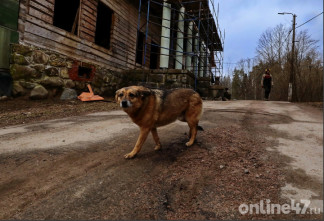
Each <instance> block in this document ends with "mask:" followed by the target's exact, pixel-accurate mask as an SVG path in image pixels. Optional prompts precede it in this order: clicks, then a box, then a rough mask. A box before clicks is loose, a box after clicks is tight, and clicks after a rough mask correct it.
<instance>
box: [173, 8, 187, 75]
mask: <svg viewBox="0 0 324 221" xmlns="http://www.w3.org/2000/svg"><path fill="white" fill-rule="evenodd" d="M184 12H185V8H184V7H181V8H180V11H179V17H178V30H177V47H176V63H175V69H182V63H183V33H184Z"/></svg>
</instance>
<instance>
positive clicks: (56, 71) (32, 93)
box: [10, 44, 195, 99]
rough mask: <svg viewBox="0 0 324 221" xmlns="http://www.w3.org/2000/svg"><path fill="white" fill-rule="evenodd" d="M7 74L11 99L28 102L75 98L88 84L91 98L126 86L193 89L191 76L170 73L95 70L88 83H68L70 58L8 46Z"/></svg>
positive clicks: (142, 70) (51, 52)
mask: <svg viewBox="0 0 324 221" xmlns="http://www.w3.org/2000/svg"><path fill="white" fill-rule="evenodd" d="M11 48H12V54H11V59H10V63H11V64H10V72H11V75H12V78H13V80H14V82H13V93H12V94H13V96H14V97H17V96H26V97H29V98H31V99H45V98H48V97H59V96H61V94H62V92H63V90H64V88H69V89H74V90H75V91H76V92H77V94H80V93H81V92H83V91H88V89H87V86H86V85H87V83H90V84H91V86H92V89H93V91H94V93H95V94H98V95H103V96H114V94H115V91H116V90H117V89H118V88H121V87H124V86H129V85H145V86H148V87H150V88H164V89H169V88H180V87H181V88H194V85H195V80H194V76H193V74H192V73H191V72H189V71H186V70H174V69H154V70H148V69H139V70H128V71H123V72H115V71H112V70H110V69H109V68H107V67H103V66H98V65H94V64H90V65H91V66H94V67H95V74H94V77H93V79H92V81H91V82H86V81H79V80H72V79H73V78H72V79H71V73H70V70H71V69H72V66H73V64H74V62H75V61H74V60H73V59H72V58H69V57H66V56H63V55H61V54H58V53H55V52H53V51H50V50H45V49H41V48H37V47H34V46H26V45H21V44H14V45H12V47H11Z"/></svg>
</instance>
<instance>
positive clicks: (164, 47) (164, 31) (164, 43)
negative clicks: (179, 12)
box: [160, 0, 171, 68]
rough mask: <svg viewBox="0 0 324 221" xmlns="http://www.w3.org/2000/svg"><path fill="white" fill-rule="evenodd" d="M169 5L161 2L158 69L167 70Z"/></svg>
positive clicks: (169, 22)
mask: <svg viewBox="0 0 324 221" xmlns="http://www.w3.org/2000/svg"><path fill="white" fill-rule="evenodd" d="M170 27H171V4H169V3H167V1H166V0H164V1H163V13H162V28H161V49H160V68H169V53H170Z"/></svg>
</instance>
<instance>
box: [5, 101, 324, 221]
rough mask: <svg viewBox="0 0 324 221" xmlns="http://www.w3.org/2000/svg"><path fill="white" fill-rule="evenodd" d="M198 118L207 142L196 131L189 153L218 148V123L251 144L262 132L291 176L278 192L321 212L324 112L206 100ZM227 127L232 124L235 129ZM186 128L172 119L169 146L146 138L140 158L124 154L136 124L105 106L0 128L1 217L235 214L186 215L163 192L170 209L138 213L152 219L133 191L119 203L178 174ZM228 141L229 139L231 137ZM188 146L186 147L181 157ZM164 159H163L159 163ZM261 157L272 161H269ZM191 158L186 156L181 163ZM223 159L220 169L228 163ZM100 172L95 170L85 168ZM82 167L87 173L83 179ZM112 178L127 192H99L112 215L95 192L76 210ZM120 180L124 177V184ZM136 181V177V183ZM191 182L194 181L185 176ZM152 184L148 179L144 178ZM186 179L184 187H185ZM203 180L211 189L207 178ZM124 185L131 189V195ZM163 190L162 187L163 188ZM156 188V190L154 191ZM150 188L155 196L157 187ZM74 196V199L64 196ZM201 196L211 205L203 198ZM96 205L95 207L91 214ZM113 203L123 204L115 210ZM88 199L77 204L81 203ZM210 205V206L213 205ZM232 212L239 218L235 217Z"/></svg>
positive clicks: (163, 131) (166, 131)
mask: <svg viewBox="0 0 324 221" xmlns="http://www.w3.org/2000/svg"><path fill="white" fill-rule="evenodd" d="M200 124H201V125H202V126H203V127H204V129H205V132H200V137H201V138H200V137H199V134H198V138H197V141H198V143H197V144H196V145H194V147H193V148H192V149H191V151H193V152H196V151H198V152H199V151H200V150H201V149H199V148H201V147H203V148H206V149H208V151H209V152H208V154H210V153H211V152H210V150H212V148H213V145H214V146H215V145H217V142H216V143H214V144H208V145H207V144H206V142H207V138H206V137H205V138H203V137H204V136H205V134H207V133H208V132H209V131H212V129H215V128H216V129H215V130H216V131H219V132H220V133H221V132H222V131H223V132H224V133H227V135H228V136H231V135H233V136H236V135H237V136H239V135H240V134H241V133H240V131H242V130H244V131H245V132H248V133H249V135H248V136H249V140H251V139H252V141H251V142H253V137H255V138H257V137H258V140H260V137H261V143H260V144H261V145H263V146H264V148H265V149H264V151H265V152H268V153H270V154H272V155H274V156H276V157H277V159H278V163H279V164H280V166H281V167H283V171H284V172H282V174H281V175H280V176H283V180H284V182H285V185H283V186H281V187H280V190H279V192H280V194H281V198H283V199H295V200H300V199H308V200H310V202H311V204H310V208H321V211H323V192H322V188H323V146H322V143H323V117H322V112H321V111H319V110H317V109H315V108H311V107H307V106H301V105H295V104H291V103H287V102H274V101H269V102H265V101H230V102H213V101H205V102H204V114H203V118H202V120H201V122H200ZM226 128H229V130H228V132H226ZM187 130H188V129H187V126H186V124H185V123H182V122H175V123H173V124H171V125H168V126H166V127H163V128H160V129H159V134H160V138H161V142H162V148H164V150H162V152H160V153H158V152H154V150H153V147H154V145H153V143H154V142H153V139H152V138H151V137H149V138H148V140H147V142H146V143H145V144H144V146H143V149H142V151H141V152H140V153H139V156H138V157H137V158H136V159H135V160H130V161H127V160H124V159H123V155H124V154H125V153H127V152H129V151H130V150H131V149H132V147H133V145H134V143H135V141H136V138H137V135H138V128H137V126H136V125H134V124H133V123H132V122H131V121H130V119H129V118H128V117H127V115H126V114H125V113H124V112H122V111H112V112H100V113H95V114H89V115H86V116H82V117H71V118H65V119H56V120H51V121H46V122H40V123H37V124H28V125H18V126H11V127H6V128H1V129H0V140H1V141H0V163H1V164H2V166H1V167H0V198H2V199H3V200H2V203H0V208H2V209H0V218H2V219H3V218H5V219H9V218H18V219H19V218H27V219H33V218H36V219H37V218H49V219H55V218H64V219H67V218H74V219H80V218H81V219H82V218H85V219H88V218H89V219H90V218H91V219H104V218H108V219H113V218H126V219H127V218H160V219H161V218H162V219H165V218H180V219H181V218H190V217H194V218H197V219H205V218H220V219H222V218H233V216H226V215H219V216H217V214H214V212H209V213H207V212H201V211H202V209H201V210H199V211H200V213H199V214H200V215H199V216H198V215H197V216H193V215H192V214H191V215H190V214H189V215H188V212H186V211H184V209H182V210H181V211H180V209H179V211H178V209H175V207H176V206H178V207H180V206H179V205H180V202H178V204H176V201H175V200H173V201H172V202H173V204H174V205H173V204H172V205H173V206H174V208H171V209H170V208H168V206H170V207H172V206H171V203H170V202H169V201H170V199H169V198H170V197H171V196H166V193H164V192H163V191H164V190H163V191H162V190H161V191H162V192H163V194H164V195H163V194H162V195H161V194H160V195H159V197H161V196H163V197H164V198H167V199H164V200H165V201H163V200H162V201H163V202H162V206H163V208H160V207H159V206H158V205H155V203H153V204H154V205H155V207H154V206H152V207H154V208H159V209H156V211H155V210H154V209H152V214H151V213H150V212H147V211H146V210H145V211H144V210H142V209H138V211H139V212H138V213H141V212H142V213H145V214H146V215H147V216H145V215H143V214H142V215H139V214H138V213H136V212H134V214H133V213H132V216H128V215H129V214H130V212H129V210H131V209H130V208H128V206H126V205H128V204H127V203H129V204H130V205H129V207H131V205H133V206H134V202H139V201H141V200H142V198H141V200H139V199H137V200H135V198H136V197H135V196H134V197H135V198H134V199H133V200H135V201H132V200H130V201H129V202H128V201H127V202H124V201H123V200H122V199H124V198H125V196H126V195H127V194H128V195H131V194H135V195H136V194H140V193H141V194H142V196H143V192H140V193H137V192H138V191H142V190H138V189H137V188H136V187H133V182H135V183H136V182H139V183H141V184H142V183H143V180H148V179H149V177H152V176H157V177H159V176H162V175H161V174H164V172H165V173H167V172H168V171H170V170H172V167H171V166H170V167H169V165H170V164H171V162H172V163H173V162H182V160H184V158H185V156H186V154H192V153H190V152H189V151H190V149H188V151H186V149H184V148H185V147H182V143H184V142H185V141H186V139H187V138H186V132H187ZM233 131H234V132H233ZM204 133H205V134H204ZM230 133H233V134H230ZM215 139H216V138H215ZM217 139H218V140H217ZM217 139H216V141H219V142H221V141H225V139H228V138H222V137H218V138H217ZM221 139H223V140H221ZM234 140H235V139H234ZM241 140H242V143H243V144H242V145H244V142H245V141H244V140H245V138H244V137H242V138H238V142H241ZM226 142H227V143H228V142H232V141H231V140H229V141H228V140H226ZM224 145H225V144H224ZM240 145H241V144H240ZM172 148H174V150H173V149H172ZM163 151H165V152H163ZM182 152H185V153H184V155H183V153H182ZM206 153H207V152H206ZM164 154H167V156H166V155H164ZM199 154H201V153H200V152H199ZM208 154H206V155H204V158H201V157H202V156H199V157H200V158H199V159H202V160H201V162H205V161H206V160H208ZM216 155H217V153H215V156H216ZM191 156H195V155H193V154H192V155H191ZM161 157H162V158H163V159H164V161H163V163H161V162H162V161H161ZM260 157H261V158H262V156H260ZM263 160H264V161H266V159H263ZM144 162H145V163H144ZM184 162H185V163H186V162H187V161H184ZM241 162H243V160H241ZM157 163H160V164H159V166H156V164H157ZM185 163H183V162H182V165H184V164H185ZM216 163H217V162H216ZM279 164H278V165H279ZM172 165H176V169H175V171H178V170H179V166H181V165H179V164H172ZM224 165H225V166H226V165H227V164H226V163H225V164H224ZM224 165H217V166H220V167H221V168H222V167H224ZM112 168H113V169H112ZM153 168H155V169H153ZM273 168H275V167H273ZM94 169H96V172H93V173H89V172H88V171H90V172H91V171H93V170H94ZM156 169H159V170H161V171H164V172H161V171H160V172H158V175H157V172H156ZM173 169H174V168H173ZM205 169H206V168H204V170H205ZM84 171H87V173H86V175H84ZM99 171H100V175H99ZM134 171H135V172H134ZM136 171H137V172H136ZM139 171H146V172H147V174H146V175H145V174H144V175H143V174H141V173H140V172H139ZM202 171H203V170H202ZM267 172H268V173H271V172H269V171H267ZM116 173H117V174H118V175H119V178H117V177H115V178H111V177H114V176H116ZM95 174H96V176H95ZM134 176H135V177H134ZM186 176H187V174H186ZM188 176H189V175H188ZM209 176H210V174H209ZM212 176H214V175H212ZM215 176H217V175H215ZM98 177H101V178H102V179H101V178H98ZM107 177H110V178H109V179H112V181H111V183H109V185H111V187H112V189H114V188H115V189H118V194H120V195H118V194H117V193H116V192H114V191H113V190H112V189H109V190H107V189H100V191H102V192H101V193H102V194H103V195H104V194H107V193H108V192H109V193H110V195H112V194H117V195H115V196H114V197H112V199H110V200H111V201H109V203H110V204H109V205H111V206H110V207H109V209H110V211H113V212H110V213H109V214H107V213H105V212H101V213H96V212H93V211H96V209H98V210H99V209H100V208H102V210H103V211H104V210H107V208H105V207H102V202H106V201H107V200H108V199H107V197H106V198H104V199H102V201H100V200H99V199H98V198H95V199H93V198H91V197H88V198H87V202H86V203H84V205H88V206H87V207H86V209H84V210H85V211H86V212H85V213H82V212H80V211H79V207H77V206H75V204H76V202H75V199H78V200H80V199H84V197H85V195H86V193H88V194H89V193H90V192H91V191H95V190H96V191H97V192H100V191H99V190H98V189H97V188H98V186H100V185H102V184H103V183H105V182H106V181H107V180H105V179H104V178H107ZM256 177H259V174H256ZM121 178H123V180H124V182H122V180H120V179H121ZM137 178H138V179H139V180H136V179H137ZM107 179H108V178H107ZM134 179H135V181H134ZM157 179H158V178H157ZM161 179H162V180H163V178H161ZM170 179H171V178H170ZM172 179H173V178H172ZM188 179H189V180H190V179H191V178H188ZM83 182H84V183H83ZM145 182H147V181H145ZM155 182H158V181H155ZM160 182H161V181H160ZM170 182H171V181H170ZM186 182H189V181H188V180H186ZM62 184H64V188H63V187H62V186H61V185H62ZM137 184H138V183H137ZM124 185H125V186H124ZM143 185H144V184H143ZM145 185H149V184H148V183H145ZM156 185H157V184H156ZM165 185H166V184H165ZM181 185H184V184H183V183H181ZM200 185H205V182H204V183H201V184H200ZM189 186H190V185H189ZM198 186H199V185H198ZM124 188H126V189H128V190H130V189H132V188H134V189H132V192H131V193H128V192H125V189H124ZM156 188H158V187H156ZM159 188H162V189H163V187H159ZM170 188H171V187H170ZM181 188H182V187H181ZM181 188H180V189H181ZM186 188H187V187H186ZM188 188H189V187H188ZM203 188H205V186H204V187H203ZM63 189H64V190H63ZM151 189H153V190H154V188H152V187H151ZM189 189H190V188H189ZM90 190H91V191H90ZM153 190H152V191H153ZM159 190H160V189H159ZM110 191H113V192H110ZM197 191H198V190H197ZM199 191H200V190H199ZM209 192H210V191H209ZM209 192H208V193H209ZM211 193H212V192H210V193H209V194H211ZM125 194H126V195H125ZM150 194H151V195H154V193H153V192H152V193H150ZM176 194H177V193H176V192H175V193H174V194H173V195H172V196H173V197H175V196H176ZM205 194H206V193H205ZM92 195H95V194H92ZM144 195H145V194H144ZM68 196H70V197H69V198H66V197H68ZM71 196H73V197H71ZM145 196H146V195H145ZM163 197H162V198H163ZM205 197H206V196H205ZM214 197H216V195H215V196H214ZM72 198H73V199H74V200H72ZM168 199H169V201H168ZM98 200H99V201H98ZM150 200H151V199H150ZM117 201H118V202H117ZM153 201H154V200H153ZM202 201H203V202H204V199H203V198H202ZM146 202H147V201H146ZM120 203H122V205H125V207H123V206H122V210H118V212H117V210H116V208H119V207H118V205H119V206H120ZM132 203H133V204H132ZM90 204H91V205H93V207H94V208H92V210H91V206H89V205H90ZM112 204H116V208H115V207H113V206H112ZM144 204H145V203H143V205H144ZM169 204H170V205H169ZM214 204H215V203H214ZM82 205H83V204H81V205H79V206H81V207H82ZM198 205H199V204H198ZM198 207H199V206H197V207H194V209H191V210H190V211H192V210H195V209H196V208H198ZM200 207H203V206H200ZM205 207H206V208H207V205H205ZM205 207H204V208H205ZM53 208H56V209H57V211H59V213H55V212H53ZM236 208H237V206H236ZM54 210H55V209H54ZM132 211H133V210H132ZM91 212H93V213H91ZM227 213H228V211H227V212H226V211H224V214H227ZM90 214H92V215H90ZM95 214H96V215H95ZM153 214H155V215H153ZM156 214H157V215H156ZM185 214H187V215H188V216H189V217H187V216H186V215H185ZM195 214H198V212H197V213H195ZM206 214H207V215H206ZM220 214H221V213H220ZM234 218H240V217H237V215H235V216H234ZM243 219H244V217H243Z"/></svg>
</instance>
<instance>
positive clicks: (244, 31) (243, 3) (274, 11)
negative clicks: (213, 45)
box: [214, 0, 323, 75]
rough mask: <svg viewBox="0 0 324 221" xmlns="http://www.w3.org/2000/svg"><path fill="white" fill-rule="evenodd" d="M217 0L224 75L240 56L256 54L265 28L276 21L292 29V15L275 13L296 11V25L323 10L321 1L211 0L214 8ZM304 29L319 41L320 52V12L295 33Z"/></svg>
mask: <svg viewBox="0 0 324 221" xmlns="http://www.w3.org/2000/svg"><path fill="white" fill-rule="evenodd" d="M218 3H219V14H218V23H219V26H220V29H221V30H222V32H224V30H225V42H224V53H223V56H224V61H223V62H224V69H223V73H224V75H228V73H229V72H230V70H232V69H233V68H234V67H235V65H236V63H237V62H239V61H240V60H241V59H247V58H254V57H255V56H256V48H257V45H258V41H259V38H260V37H261V35H262V33H264V32H265V31H266V30H267V29H269V28H275V27H276V26H277V25H279V24H283V25H284V27H286V28H292V17H293V16H292V15H290V14H288V15H278V12H291V13H294V14H296V15H297V17H296V23H297V25H296V27H297V26H298V25H301V24H303V23H304V22H306V21H307V20H309V19H311V18H313V17H314V16H316V15H318V14H320V13H321V12H323V0H214V4H215V7H216V8H217V4H218ZM216 10H217V9H216ZM305 29H307V30H308V33H309V34H310V35H311V37H312V39H314V40H319V44H318V45H319V50H320V51H321V52H323V14H322V15H320V16H318V17H317V18H315V19H313V20H312V21H310V22H308V23H306V24H305V25H303V26H301V27H299V28H297V29H296V32H299V31H302V30H305Z"/></svg>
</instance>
